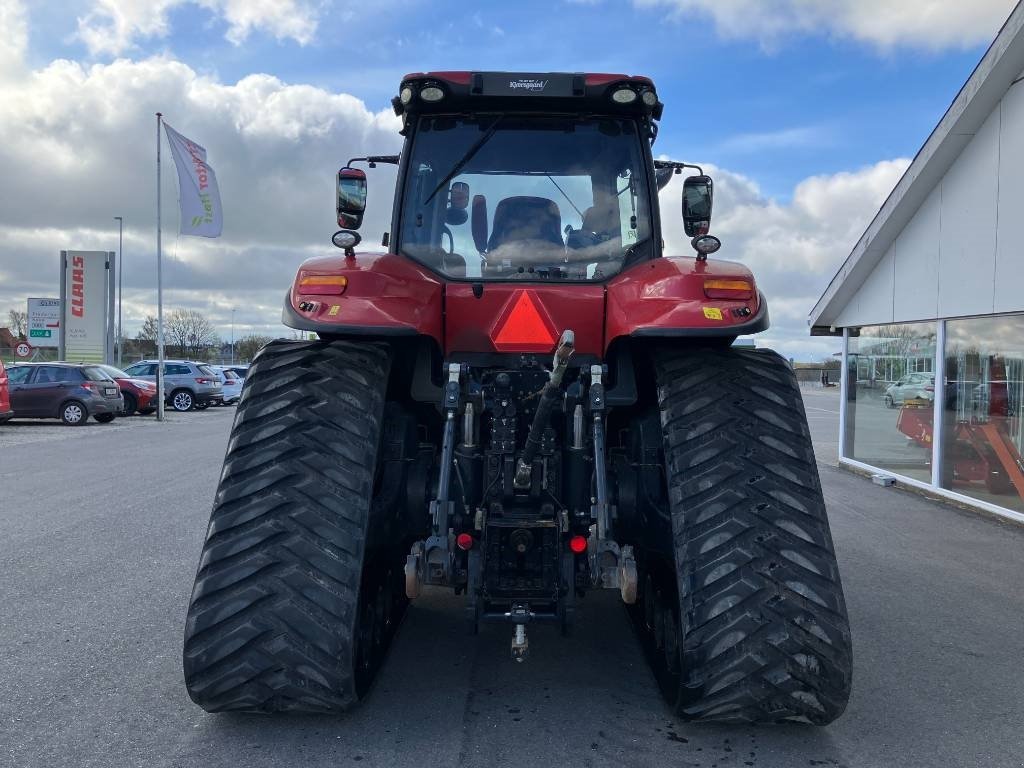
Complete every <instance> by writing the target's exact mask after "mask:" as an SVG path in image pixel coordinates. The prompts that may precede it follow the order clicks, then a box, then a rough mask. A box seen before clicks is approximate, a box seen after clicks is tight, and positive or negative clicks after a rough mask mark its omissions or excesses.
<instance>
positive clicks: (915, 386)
mask: <svg viewBox="0 0 1024 768" xmlns="http://www.w3.org/2000/svg"><path fill="white" fill-rule="evenodd" d="M882 399H883V400H884V401H885V407H886V408H895V407H896V406H897V405H903V404H904V403H906V402H907V400H934V399H935V374H934V373H908V374H907V375H906V376H904V377H903V378H901V379H900V380H899V381H895V382H893V383H892V384H890V385H889V388H888V389H886V390H885V395H884V396H883V398H882Z"/></svg>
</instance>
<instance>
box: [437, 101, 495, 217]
mask: <svg viewBox="0 0 1024 768" xmlns="http://www.w3.org/2000/svg"><path fill="white" fill-rule="evenodd" d="M503 117H505V115H504V113H502V114H500V115H498V116H497V117H496V118H495V119H494V122H493V123H491V127H490V128H488V129H487V132H486V133H485V134H484V135H483V136H481V137H480V138H479V139H477V140H476V143H475V144H474V145H473V146H472V147H470V148H469V151H467V152H466V154H464V155H463V156H462V158H461V159H460V160H459V162H457V163H456V164H455V165H453V166H452V169H451V170H450V171H448V173H447V175H446V176H445V177H444V178H443V179H441V181H440V183H439V184H438V185H437V186H436V187H434V191H433V192H431V193H430V194H429V195H427V199H426V200H424V201H423V205H426V204H427V203H429V202H430V201H431V200H433V199H434V195H436V194H437V193H438V192H440V191H441V189H442V187H444V186H445V185H447V184H448V182H449V181H451V180H452V179H454V178H455V177H456V176H458V175H459V171H461V170H462V169H463V168H465V167H466V164H467V163H468V162H469V161H470V160H472V159H473V156H474V155H476V153H477V152H479V151H480V147H482V146H483V145H484V144H486V143H487V142H488V141H489V140H490V138H491V136H493V135H494V132H495V131H496V130H497V128H498V123H500V122H501V120H502V118H503Z"/></svg>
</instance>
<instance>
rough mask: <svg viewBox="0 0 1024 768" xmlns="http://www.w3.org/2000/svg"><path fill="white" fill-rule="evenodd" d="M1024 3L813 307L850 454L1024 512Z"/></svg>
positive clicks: (946, 490)
mask: <svg viewBox="0 0 1024 768" xmlns="http://www.w3.org/2000/svg"><path fill="white" fill-rule="evenodd" d="M1022 29H1024V3H1021V4H1019V5H1018V6H1017V7H1016V8H1015V9H1014V11H1013V13H1012V14H1011V15H1010V18H1009V19H1008V20H1007V22H1006V24H1005V26H1004V27H1003V29H1002V30H1001V31H1000V33H999V36H998V37H997V38H996V40H995V42H994V43H993V44H992V46H991V47H990V48H989V50H988V52H987V53H986V54H985V56H984V58H983V59H982V60H981V63H980V64H978V66H977V68H976V69H975V70H974V73H973V74H972V75H971V77H970V79H969V80H968V81H967V83H966V84H965V85H964V87H963V88H962V89H961V91H960V93H959V94H958V95H957V97H956V99H955V100H954V101H953V104H952V105H951V106H950V108H949V110H948V111H947V112H946V114H945V116H944V117H943V118H942V120H941V122H940V123H939V124H938V126H937V127H936V128H935V130H934V131H933V132H932V134H931V136H929V137H928V140H927V141H926V142H925V144H924V146H923V147H922V148H921V150H920V151H919V152H918V153H917V156H916V157H915V158H914V161H913V163H912V164H911V166H910V168H908V169H907V172H906V174H904V176H903V178H902V179H901V180H900V182H899V183H898V184H897V185H896V188H895V189H894V190H893V191H892V193H891V194H890V195H889V198H888V199H887V200H886V201H885V203H884V205H883V206H882V208H881V209H880V210H879V212H878V214H877V215H876V216H875V218H874V220H873V221H872V222H871V224H870V225H869V226H868V228H867V231H866V232H865V233H864V235H863V236H862V237H861V239H860V241H859V242H858V243H857V245H856V246H855V247H854V249H853V251H852V252H851V253H850V255H849V256H848V257H847V259H846V261H845V262H844V263H843V265H842V267H841V268H840V269H839V272H838V273H837V274H836V276H835V277H834V278H833V279H832V282H831V283H830V284H829V286H828V288H827V289H826V290H825V292H824V294H822V296H821V298H820V299H819V300H818V303H817V305H816V306H815V307H814V309H813V310H812V311H811V314H810V318H809V323H810V325H811V328H812V331H811V332H812V333H813V334H821V335H824V334H835V335H839V334H841V335H842V336H843V340H844V349H843V372H844V375H843V377H842V388H843V389H842V403H843V406H842V408H841V414H840V429H841V435H842V437H841V440H840V462H842V463H845V464H848V465H852V466H856V467H860V468H862V469H871V470H872V471H876V472H883V473H885V474H888V475H892V476H895V477H896V478H897V480H899V481H900V482H903V483H906V484H908V485H912V486H917V487H921V488H925V489H928V490H931V491H933V492H936V493H939V494H941V495H943V496H948V497H951V498H954V499H955V500H957V501H961V502H966V503H969V504H972V505H975V506H979V507H983V508H985V509H988V510H989V511H992V512H996V513H998V514H1002V515H1005V516H1007V517H1013V518H1015V519H1018V520H1021V521H1024V463H1022V460H1021V456H1022V454H1024V412H1022V410H1024V32H1022Z"/></svg>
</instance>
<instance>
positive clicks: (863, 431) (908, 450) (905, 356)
mask: <svg viewBox="0 0 1024 768" xmlns="http://www.w3.org/2000/svg"><path fill="white" fill-rule="evenodd" d="M848 352H849V365H850V368H849V376H850V379H849V382H848V385H849V386H848V393H849V394H848V401H847V403H846V409H847V411H846V435H844V448H845V451H844V453H845V455H846V456H848V457H849V458H852V459H856V460H857V461H862V462H864V463H865V464H870V465H871V466H873V467H878V468H879V469H886V470H889V471H891V472H894V473H897V474H901V475H906V476H907V477H912V478H914V479H916V480H922V481H924V482H931V474H932V471H931V463H932V427H933V423H932V422H933V418H932V417H933V412H934V403H935V378H934V373H933V372H934V370H935V323H910V324H900V325H877V326H871V327H865V328H861V329H860V332H859V335H856V336H855V335H852V332H851V337H850V347H849V350H848Z"/></svg>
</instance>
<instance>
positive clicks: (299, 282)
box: [281, 253, 444, 346]
mask: <svg viewBox="0 0 1024 768" xmlns="http://www.w3.org/2000/svg"><path fill="white" fill-rule="evenodd" d="M342 278H343V280H342ZM342 283H344V284H342ZM443 293H444V290H443V283H442V282H441V281H440V280H439V279H438V278H437V277H436V276H435V275H433V274H431V273H430V272H429V271H428V270H426V269H424V268H422V267H420V266H419V265H418V264H416V263H415V262H414V261H412V260H411V259H406V258H403V257H401V256H397V255H395V254H393V253H357V254H356V255H355V256H354V257H353V258H351V259H347V258H345V257H344V256H340V255H339V256H334V255H332V256H321V257H317V258H313V259H308V260H306V261H305V262H303V264H302V266H301V267H299V271H298V274H296V276H295V282H294V283H293V284H292V287H291V289H290V290H289V291H288V295H287V296H286V297H285V302H284V310H283V311H282V313H281V322H282V323H284V324H285V325H287V326H288V327H289V328H295V329H297V330H300V331H315V332H316V333H318V334H319V335H320V336H321V337H343V336H360V337H367V336H369V337H382V338H394V337H402V336H426V337H429V338H432V339H433V340H434V341H435V342H436V343H437V345H438V346H440V345H441V344H442V340H443V333H442V320H441V316H442V308H443V303H444V302H443Z"/></svg>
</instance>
